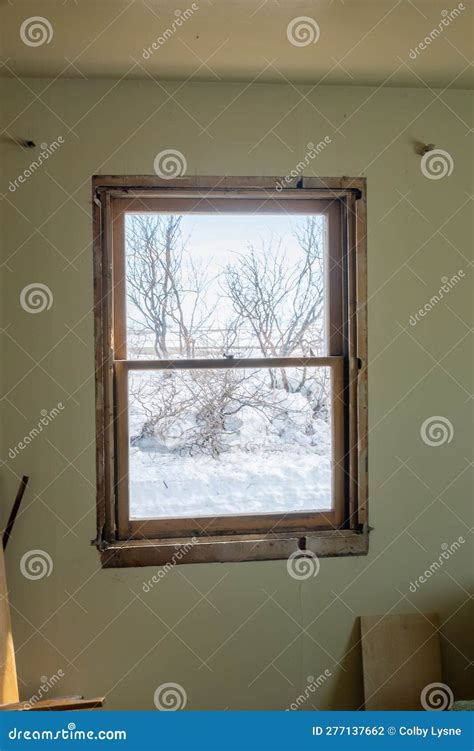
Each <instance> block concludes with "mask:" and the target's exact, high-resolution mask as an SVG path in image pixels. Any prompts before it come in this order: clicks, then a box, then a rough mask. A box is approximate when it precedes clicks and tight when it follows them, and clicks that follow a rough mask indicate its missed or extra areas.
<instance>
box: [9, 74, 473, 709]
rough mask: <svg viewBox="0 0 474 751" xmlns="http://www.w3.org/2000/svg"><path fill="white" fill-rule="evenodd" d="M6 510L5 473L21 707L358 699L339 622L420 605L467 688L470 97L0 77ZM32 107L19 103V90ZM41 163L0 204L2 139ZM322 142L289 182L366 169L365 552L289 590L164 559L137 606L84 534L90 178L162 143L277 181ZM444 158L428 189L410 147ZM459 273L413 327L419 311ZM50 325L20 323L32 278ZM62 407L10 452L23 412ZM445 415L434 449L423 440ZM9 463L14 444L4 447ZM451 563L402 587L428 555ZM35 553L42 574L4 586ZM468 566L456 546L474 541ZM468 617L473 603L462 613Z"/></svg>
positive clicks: (137, 586)
mask: <svg viewBox="0 0 474 751" xmlns="http://www.w3.org/2000/svg"><path fill="white" fill-rule="evenodd" d="M0 89H1V102H2V112H1V121H2V130H4V129H6V131H5V130H4V134H3V137H2V140H1V142H0V154H1V192H2V194H3V201H2V202H1V211H2V233H1V244H2V256H3V259H4V266H3V295H2V298H3V310H2V326H3V327H4V328H5V329H6V330H5V333H4V335H3V351H2V363H3V367H2V390H3V393H4V394H5V398H4V400H3V402H2V410H3V418H2V425H3V430H2V451H1V458H2V459H4V460H6V465H5V466H4V467H3V468H2V472H1V476H2V487H1V493H2V495H1V497H2V508H1V513H2V516H3V517H4V516H5V514H6V513H7V508H8V507H9V505H10V503H11V501H12V499H13V495H14V493H15V490H16V486H17V482H18V477H19V476H20V475H21V474H22V473H26V474H28V475H29V476H30V478H31V480H30V485H29V488H28V491H27V495H26V497H25V503H24V508H23V512H22V514H21V516H20V517H19V519H18V522H17V525H16V528H15V530H14V534H13V537H12V540H11V544H10V546H9V549H8V552H7V570H8V576H9V585H10V589H11V600H12V607H13V625H14V634H15V641H16V647H17V657H18V668H19V673H20V678H21V691H22V694H23V697H24V698H25V699H26V698H29V697H30V696H31V695H32V694H33V693H35V692H36V691H37V688H38V685H39V683H40V682H41V680H42V677H43V676H46V677H50V676H51V675H53V674H54V673H57V672H58V670H62V671H63V672H64V674H65V675H64V677H63V678H62V679H61V682H60V684H59V685H58V686H56V689H55V691H56V693H62V694H68V693H85V694H98V693H105V694H107V707H108V708H109V709H120V708H124V709H151V708H153V706H154V705H153V694H154V691H155V689H156V687H157V686H158V685H160V684H161V683H164V682H168V681H172V682H177V683H180V684H181V685H182V686H184V687H185V689H186V692H187V695H188V708H189V709H225V708H227V707H229V708H232V709H248V708H256V709H281V708H285V707H287V706H289V705H290V704H291V702H293V701H294V700H295V698H296V697H297V696H298V694H299V693H300V691H301V689H302V687H304V686H305V684H306V681H307V676H309V675H311V676H318V675H319V674H320V673H322V672H324V670H329V671H330V672H331V677H330V679H328V680H327V681H326V682H325V683H324V685H323V686H322V687H321V688H320V689H319V690H318V691H317V692H316V693H315V694H314V695H313V696H312V699H311V700H310V701H309V702H308V703H307V704H306V705H305V708H312V707H313V706H316V707H319V708H349V709H352V708H357V707H359V706H360V705H361V703H362V681H361V665H360V649H359V647H358V645H357V616H358V615H359V614H363V613H374V614H377V613H384V612H387V611H389V610H390V611H392V612H417V611H424V612H437V613H439V614H440V618H441V622H442V624H443V625H442V628H441V634H442V651H443V663H444V679H445V681H446V682H447V683H448V684H449V685H450V686H451V687H452V688H453V690H454V692H455V695H456V697H457V698H463V697H466V696H467V695H468V693H469V692H468V681H469V678H470V674H471V678H472V665H471V667H470V668H469V660H472V659H473V655H472V653H471V655H469V649H470V647H471V646H472V633H469V629H468V623H469V600H468V592H467V590H469V584H470V579H471V578H472V577H471V572H472V554H470V552H469V546H470V542H469V541H470V537H469V527H471V526H472V474H470V471H469V465H468V459H469V457H471V453H472V435H471V424H472V422H471V420H472V418H471V417H470V415H469V410H470V404H471V403H472V402H470V401H469V392H470V391H471V390H472V389H471V380H472V358H471V357H470V353H471V351H472V343H471V342H470V341H469V330H468V326H469V325H470V319H471V300H472V282H471V276H470V274H471V272H470V269H469V256H470V254H471V253H472V235H473V232H472V199H470V198H469V196H470V195H471V194H472V192H473V188H472V182H473V181H472V177H473V175H472V165H473V159H472V156H473V154H472V132H470V133H469V128H472V95H471V94H470V93H469V92H465V91H446V92H444V93H442V96H441V98H437V94H439V93H440V92H432V91H430V90H429V89H375V88H374V89H370V88H358V87H354V88H346V87H316V88H313V89H309V88H303V87H298V88H295V87H293V86H283V85H282V86H279V85H258V84H253V85H250V86H249V85H244V84H242V85H240V84H232V85H229V84H220V83H215V84H194V83H191V82H188V83H186V84H179V83H174V84H170V83H168V84H160V83H158V82H155V81H122V82H116V81H110V80H107V81H106V80H99V81H97V80H96V81H81V80H55V81H43V80H34V81H33V80H24V81H20V80H3V81H1V82H0ZM35 94H37V95H38V98H35ZM10 136H11V137H17V136H20V137H25V138H31V139H33V140H34V141H35V142H36V143H37V144H42V143H47V144H49V143H51V142H52V141H54V140H57V139H58V137H59V136H61V137H62V139H64V143H63V144H62V145H60V148H58V149H57V151H56V152H55V153H54V154H53V155H52V156H51V157H50V158H49V159H48V160H47V162H45V163H44V164H43V165H42V166H41V167H40V168H39V169H37V170H36V171H35V172H34V174H33V175H32V176H31V177H29V178H28V179H27V180H26V181H25V182H24V183H23V184H21V185H20V186H19V187H18V189H17V190H15V191H12V190H11V189H9V183H10V181H12V180H14V179H15V178H17V176H18V175H19V174H20V173H23V171H24V170H25V169H26V168H27V167H28V165H29V164H30V162H31V161H32V160H33V159H34V158H35V152H34V151H33V150H31V151H23V150H21V149H20V148H19V147H18V146H16V145H15V144H13V143H12V142H11V141H10V140H9V137H10ZM325 136H328V137H329V138H330V139H331V143H329V144H328V145H327V146H326V148H325V149H324V150H323V151H322V152H321V153H320V154H319V156H317V157H316V158H315V159H314V160H313V161H312V162H311V163H310V165H309V167H308V170H307V172H306V174H307V175H321V176H340V175H350V176H366V177H367V181H368V216H369V246H368V247H369V251H368V252H369V257H368V260H369V355H370V357H369V362H370V366H369V367H370V370H369V416H370V441H369V460H370V475H369V480H370V523H371V525H372V526H373V527H374V530H373V531H372V534H371V539H370V552H369V555H368V557H361V558H348V559H324V560H322V561H321V569H320V573H319V575H318V576H317V577H316V578H313V579H309V580H307V581H303V582H297V581H295V580H293V579H292V578H291V577H289V576H288V574H287V571H286V564H285V561H275V562H259V563H243V564H211V565H189V566H177V567H175V568H174V569H173V570H172V571H171V572H170V573H168V574H167V576H165V577H164V578H163V580H161V581H160V583H159V584H157V585H155V587H154V588H153V589H152V591H151V592H149V593H147V594H145V593H144V592H143V590H142V584H143V582H144V581H145V580H148V579H149V578H150V577H151V576H152V575H153V573H154V571H153V569H137V570H130V569H128V570H127V569H125V570H108V571H102V570H101V569H100V566H99V557H98V554H97V552H96V550H95V548H94V547H92V546H91V545H90V541H91V539H92V538H93V537H94V535H95V497H94V481H95V477H94V474H95V470H94V462H95V456H94V364H93V316H92V248H91V236H92V228H91V176H92V175H93V174H95V173H103V174H122V175H126V174H152V173H153V161H154V158H155V156H156V154H157V153H158V152H159V151H161V150H163V149H167V148H172V149H179V150H180V151H181V152H182V153H183V154H184V155H185V157H186V159H187V163H188V173H189V174H193V175H194V174H195V175H224V174H228V175H285V174H287V173H288V172H289V171H290V170H291V169H292V168H293V167H294V166H295V165H296V164H297V163H298V162H299V161H300V160H301V159H302V158H303V157H304V155H305V152H306V149H307V146H306V144H307V143H308V142H310V141H311V142H314V143H317V142H318V141H321V140H322V139H324V137H325ZM416 141H422V142H424V143H434V144H435V146H436V147H437V148H440V149H443V150H446V151H447V152H449V154H450V155H451V157H452V159H453V161H454V171H453V173H452V174H451V175H450V176H446V177H444V178H443V179H440V180H433V179H428V178H427V177H425V176H424V175H423V174H422V172H421V169H420V157H419V156H418V155H417V154H416V152H415V142H416ZM460 270H462V271H463V273H464V274H465V276H464V277H461V279H460V281H459V282H458V283H457V284H456V285H455V286H454V287H453V288H452V289H451V290H450V291H449V293H448V294H446V295H445V297H444V299H443V300H442V301H440V302H439V303H437V304H435V305H434V307H433V309H432V310H431V311H430V312H429V313H428V314H427V315H426V316H425V317H424V318H422V319H421V320H420V321H419V322H418V323H417V324H416V326H413V325H410V322H409V321H410V316H411V315H414V314H415V313H416V311H417V310H419V309H420V308H421V307H423V305H425V303H427V302H428V301H429V300H430V299H431V298H432V297H433V295H434V294H436V293H437V292H438V290H439V288H440V286H441V284H442V282H441V281H440V280H441V278H442V277H445V276H446V277H448V278H451V277H452V276H453V275H454V274H456V273H458V272H459V271H460ZM36 282H40V283H43V284H46V285H47V286H48V287H49V288H50V290H51V292H52V295H53V302H52V305H51V307H50V309H49V310H45V311H43V312H42V313H38V314H31V313H28V312H26V311H25V310H23V309H22V307H21V305H20V293H21V291H22V289H23V288H24V287H25V286H26V285H28V284H32V283H36ZM59 402H61V403H62V404H63V405H64V409H63V410H62V411H61V412H60V414H59V415H58V416H57V417H56V418H55V419H54V420H53V421H52V422H51V423H50V424H49V425H48V426H47V427H46V428H45V429H44V431H43V432H42V433H41V435H39V436H38V437H37V438H35V439H34V440H33V441H32V442H31V444H30V445H29V446H28V447H27V448H25V449H24V450H22V451H20V452H19V453H18V454H17V455H16V456H15V458H14V459H11V458H10V459H9V458H8V454H9V451H10V450H11V448H12V447H14V446H16V445H17V444H18V442H19V441H20V440H21V439H22V438H23V436H25V435H26V434H27V433H29V431H30V430H31V429H32V428H33V427H34V426H35V425H37V423H38V420H39V419H40V418H41V411H42V410H47V411H49V410H51V409H52V408H53V407H55V406H57V404H58V403H59ZM432 416H443V417H445V418H447V419H448V420H449V421H450V423H451V424H452V426H453V430H454V435H453V438H452V440H451V442H449V443H448V442H446V443H444V444H442V445H437V446H429V445H427V444H425V443H424V442H423V441H422V439H421V435H420V428H421V425H422V423H423V422H424V420H426V419H427V418H429V417H432ZM10 453H11V452H10ZM460 536H461V537H462V538H463V539H464V540H466V543H465V544H462V545H461V546H460V549H459V550H458V551H457V552H456V553H455V554H453V555H452V556H450V557H449V560H443V565H442V566H441V568H440V570H438V571H437V572H436V573H435V575H433V576H432V577H431V578H429V580H428V581H427V582H426V583H425V584H423V585H422V586H420V587H419V588H417V589H416V591H415V592H411V591H410V582H414V581H415V580H416V579H417V578H418V577H419V576H420V575H422V574H423V572H424V571H425V570H426V569H427V568H428V567H429V566H430V565H431V564H432V563H433V561H437V560H438V558H439V556H440V553H441V552H442V551H443V548H442V545H443V544H444V543H447V544H448V545H450V544H451V543H452V542H454V541H455V540H458V538H459V537H460ZM32 549H41V550H44V551H46V552H47V553H48V554H49V555H50V556H51V559H52V561H53V570H52V573H51V574H50V575H49V576H46V577H44V578H42V579H38V580H31V579H28V578H26V577H25V576H23V575H22V573H21V570H20V561H21V559H22V556H23V555H24V554H25V553H26V552H28V551H30V550H32ZM471 551H472V548H471ZM471 612H472V611H471Z"/></svg>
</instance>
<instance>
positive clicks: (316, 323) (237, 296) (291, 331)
mask: <svg viewBox="0 0 474 751" xmlns="http://www.w3.org/2000/svg"><path fill="white" fill-rule="evenodd" d="M295 235H296V238H297V240H298V244H299V246H300V249H301V251H302V252H301V257H300V259H299V261H297V262H296V263H294V262H292V261H290V260H289V259H288V258H287V255H286V252H285V250H284V248H283V247H282V241H281V240H279V241H278V242H275V240H274V238H272V239H271V240H270V241H269V242H267V243H266V244H265V243H263V245H262V248H261V249H260V250H258V251H257V250H256V248H255V247H254V246H252V245H249V246H248V253H246V254H245V255H240V256H239V257H238V258H237V261H236V262H235V263H233V264H228V265H227V266H226V268H225V271H224V283H225V286H226V288H227V293H228V296H229V298H230V300H231V302H232V306H233V309H234V311H235V314H236V316H237V318H238V321H239V323H240V325H241V326H242V327H243V328H244V329H246V330H248V332H249V334H250V335H251V337H252V339H253V340H254V341H256V343H257V345H258V348H259V349H260V351H261V353H262V355H263V356H264V357H290V356H292V355H294V354H299V355H303V356H312V355H314V354H317V353H318V352H320V351H321V348H322V342H323V323H324V322H323V310H324V308H323V305H324V300H323V292H324V289H323V288H324V229H323V225H322V223H321V221H320V220H319V219H318V218H317V217H308V218H307V219H306V221H305V223H304V225H303V226H302V227H300V228H299V229H297V230H296V233H295ZM270 375H271V378H272V379H273V383H272V385H273V386H274V387H275V386H277V385H278V384H277V382H276V381H275V377H276V376H275V374H274V373H273V374H270ZM305 378H306V373H303V381H302V382H301V383H300V386H299V388H300V389H301V388H302V386H303V385H304V379H305ZM281 380H282V382H283V385H284V388H285V389H286V390H287V391H288V390H291V385H290V383H289V381H288V377H287V375H286V373H285V372H284V371H283V370H282V371H281Z"/></svg>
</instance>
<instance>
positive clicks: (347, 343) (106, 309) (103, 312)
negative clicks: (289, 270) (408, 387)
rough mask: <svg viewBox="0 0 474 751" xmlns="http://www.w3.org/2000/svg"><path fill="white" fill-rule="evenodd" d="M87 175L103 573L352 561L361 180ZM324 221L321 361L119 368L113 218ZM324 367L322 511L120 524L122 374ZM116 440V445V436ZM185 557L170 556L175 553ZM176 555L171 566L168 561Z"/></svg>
mask: <svg viewBox="0 0 474 751" xmlns="http://www.w3.org/2000/svg"><path fill="white" fill-rule="evenodd" d="M279 185H281V183H280V182H279V179H278V178H222V177H220V178H212V177H208V178H177V179H175V180H173V181H170V180H164V179H160V178H155V177H149V176H144V177H115V176H112V177H107V176H97V177H94V178H93V206H94V303H95V304H94V310H95V356H96V423H97V430H96V438H97V451H96V455H97V537H96V539H95V541H94V542H95V544H96V545H97V547H98V548H99V550H100V553H101V560H102V565H103V566H104V567H120V566H146V565H160V564H165V563H167V562H168V561H170V559H173V561H174V562H181V563H193V562H213V561H244V560H261V559H264V560H268V559H278V558H287V557H288V556H289V555H290V554H291V553H293V552H294V551H295V550H307V551H309V553H310V554H311V553H315V554H317V555H322V556H327V555H358V554H359V555H360V554H365V553H366V552H367V549H368V525H367V496H368V481H367V327H366V316H367V313H366V303H367V286H366V185H365V180H364V179H363V178H306V179H305V180H304V187H302V186H301V183H299V184H298V186H296V185H291V184H290V185H289V187H288V188H285V189H283V190H281V189H279V188H278V187H277V186H279ZM275 207H278V208H279V210H281V211H287V212H288V211H291V213H292V214H293V213H298V212H300V213H301V212H305V213H324V214H326V216H327V218H328V226H329V238H330V248H329V257H330V264H329V272H328V289H329V302H328V306H329V330H328V332H327V333H328V354H327V356H325V357H310V358H301V357H291V358H271V359H263V358H249V359H246V360H239V361H238V362H233V361H231V360H228V359H222V360H221V359H217V360H128V359H127V347H126V321H125V254H124V216H125V213H126V212H127V211H140V212H145V211H163V210H166V211H172V212H175V213H179V212H190V211H192V212H193V213H210V212H214V211H216V212H219V211H221V212H222V211H225V212H226V213H231V212H238V213H241V212H243V211H247V212H254V211H256V210H258V212H259V213H270V212H274V211H275ZM246 366H247V367H263V368H268V367H272V366H273V367H275V366H277V367H283V366H284V367H302V366H304V367H318V366H320V367H327V368H330V369H331V376H332V388H333V420H332V422H333V458H334V459H335V461H334V462H333V492H334V508H333V509H332V510H331V511H325V512H314V513H311V514H308V513H292V514H281V513H280V514H252V515H248V516H242V515H241V516H218V517H215V518H211V517H208V518H205V517H201V518H199V519H198V520H192V519H156V520H135V521H134V520H130V519H129V514H128V478H127V471H128V420H127V406H126V405H127V399H128V388H127V378H128V373H129V371H130V370H138V369H153V370H155V369H156V370H157V369H164V368H171V369H173V370H175V369H176V370H178V369H183V368H212V369H215V368H236V367H246ZM118 437H119V439H118ZM183 549H185V551H186V552H185V554H183V555H180V556H177V555H176V553H177V552H178V551H179V550H183ZM176 559H177V560H176Z"/></svg>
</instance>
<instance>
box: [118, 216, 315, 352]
mask: <svg viewBox="0 0 474 751" xmlns="http://www.w3.org/2000/svg"><path fill="white" fill-rule="evenodd" d="M125 238H126V240H125V245H126V305H127V314H126V321H127V348H128V358H129V359H174V358H222V357H226V356H227V357H234V358H243V357H293V356H296V357H298V356H300V355H302V356H305V357H311V356H324V355H325V354H327V346H326V340H327V336H326V331H327V322H326V318H327V316H326V308H327V295H326V276H327V262H326V259H327V246H328V243H327V219H326V217H325V215H323V214H316V215H314V214H313V215H307V214H301V213H299V214H296V213H295V214H290V213H284V214H282V213H280V214H278V215H270V214H258V215H257V214H245V215H244V214H235V213H234V214H221V213H219V214H215V213H214V214H204V215H203V214H184V215H179V214H169V213H168V214H167V213H152V212H147V213H127V214H126V215H125Z"/></svg>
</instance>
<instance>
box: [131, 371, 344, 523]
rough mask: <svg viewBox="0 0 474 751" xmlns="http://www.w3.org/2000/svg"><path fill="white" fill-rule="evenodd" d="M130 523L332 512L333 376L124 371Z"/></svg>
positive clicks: (319, 372) (270, 372) (316, 373)
mask: <svg viewBox="0 0 474 751" xmlns="http://www.w3.org/2000/svg"><path fill="white" fill-rule="evenodd" d="M129 403H130V407H129V435H130V460H129V462H130V466H129V481H130V516H131V518H132V519H147V518H160V517H167V516H168V517H191V518H196V517H199V516H219V515H225V514H259V513H260V514H263V513H280V512H281V513H290V512H295V511H313V510H328V509H331V507H332V503H331V497H332V494H331V456H332V450H331V407H330V405H331V369H330V368H327V367H320V368H314V367H313V368H302V367H300V368H296V367H294V368H286V369H248V368H232V369H220V370H218V369H214V370H211V369H207V370H201V369H199V370H163V371H162V370H159V371H156V370H154V371H151V370H134V371H130V372H129Z"/></svg>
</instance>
